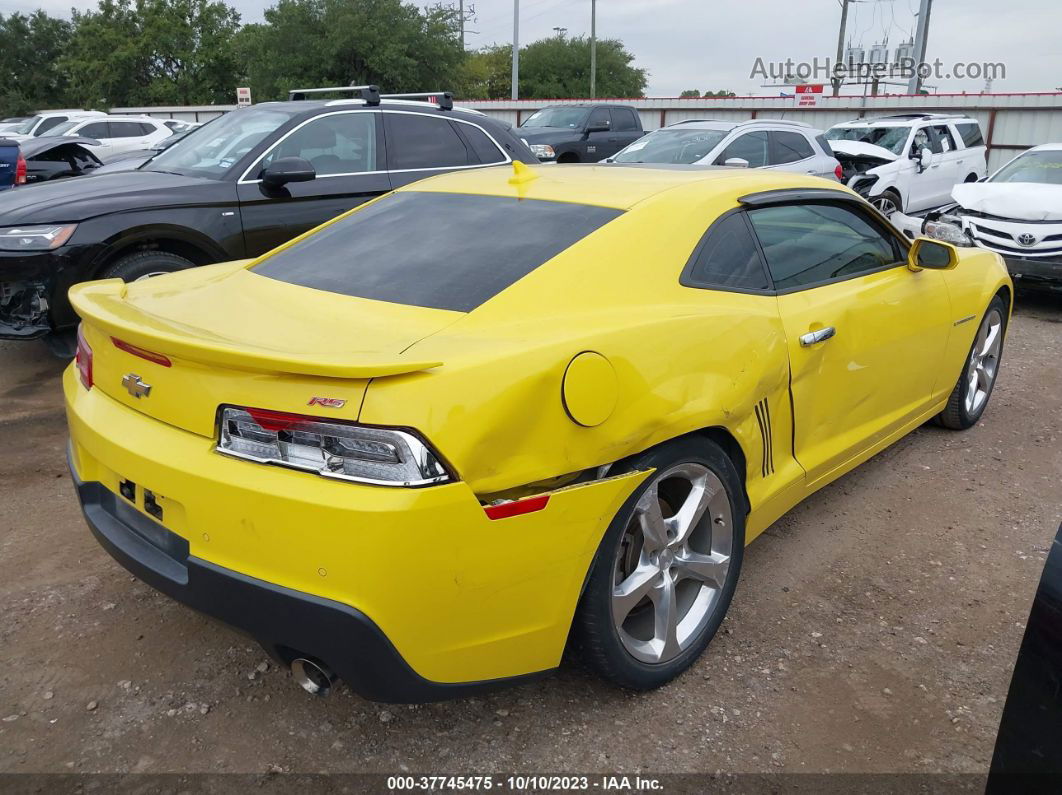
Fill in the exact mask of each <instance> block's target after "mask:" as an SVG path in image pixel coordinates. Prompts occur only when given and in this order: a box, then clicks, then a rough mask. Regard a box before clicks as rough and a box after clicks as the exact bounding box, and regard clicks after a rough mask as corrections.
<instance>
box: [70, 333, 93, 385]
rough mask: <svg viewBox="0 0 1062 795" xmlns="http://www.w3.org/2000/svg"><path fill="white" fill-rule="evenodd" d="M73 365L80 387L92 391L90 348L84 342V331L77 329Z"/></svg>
mask: <svg viewBox="0 0 1062 795" xmlns="http://www.w3.org/2000/svg"><path fill="white" fill-rule="evenodd" d="M74 364H75V365H76V366H77V374H78V375H79V376H80V377H81V385H82V386H83V387H85V389H92V348H90V347H89V344H88V342H87V341H86V340H85V329H84V327H83V326H78V327H77V354H76V355H75V356H74Z"/></svg>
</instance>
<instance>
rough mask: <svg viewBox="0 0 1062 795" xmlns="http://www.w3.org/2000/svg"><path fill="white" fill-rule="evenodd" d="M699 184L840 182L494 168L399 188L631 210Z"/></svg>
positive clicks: (772, 186) (676, 169)
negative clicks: (661, 195)
mask: <svg viewBox="0 0 1062 795" xmlns="http://www.w3.org/2000/svg"><path fill="white" fill-rule="evenodd" d="M697 183H700V184H701V188H702V189H703V190H706V191H712V190H718V192H720V193H733V192H736V193H737V195H745V194H750V193H758V192H761V191H767V190H777V189H784V188H809V187H814V188H826V189H829V188H831V187H832V188H834V189H836V190H837V191H838V192H839V193H841V192H844V193H848V191H847V190H845V189H844V188H842V187H840V185H838V184H837V183H829V182H827V181H825V180H823V179H821V178H817V177H809V176H807V175H804V174H796V173H792V172H780V171H764V170H760V169H739V168H726V167H722V166H719V167H713V166H707V167H706V166H685V165H679V166H666V167H660V166H656V165H654V164H644V165H641V166H640V167H637V168H630V167H627V166H622V165H620V166H617V165H596V164H587V165H561V166H558V165H553V164H550V165H541V166H525V165H524V164H523V163H520V164H519V165H518V166H496V167H491V168H477V169H467V170H463V171H453V172H450V173H447V174H441V175H439V176H436V177H431V178H429V179H426V180H422V181H420V182H416V183H413V184H411V185H408V186H405V187H403V188H400V189H399V190H402V191H432V192H439V193H470V194H478V195H484V196H506V197H514V198H520V199H542V200H546V201H559V202H570V203H573V204H592V205H596V206H599V207H612V208H615V209H620V210H629V209H630V208H632V207H633V206H634V205H636V204H638V203H639V202H642V201H645V200H646V199H651V198H653V197H654V196H657V195H660V194H662V193H666V192H667V191H670V190H673V189H680V188H682V187H684V186H689V187H692V186H694V185H696V184H697Z"/></svg>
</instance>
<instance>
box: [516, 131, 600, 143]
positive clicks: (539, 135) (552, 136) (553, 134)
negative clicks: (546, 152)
mask: <svg viewBox="0 0 1062 795" xmlns="http://www.w3.org/2000/svg"><path fill="white" fill-rule="evenodd" d="M515 132H516V134H517V136H519V137H520V138H523V139H524V140H525V141H527V142H528V143H529V144H548V143H552V142H553V141H569V140H574V139H577V138H581V137H582V135H583V133H582V131H581V130H577V129H575V128H574V127H517V128H516V130H515Z"/></svg>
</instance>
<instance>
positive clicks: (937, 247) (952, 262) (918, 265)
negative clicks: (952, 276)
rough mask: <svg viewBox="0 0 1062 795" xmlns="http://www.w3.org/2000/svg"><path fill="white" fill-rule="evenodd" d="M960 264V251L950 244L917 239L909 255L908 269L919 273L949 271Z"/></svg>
mask: <svg viewBox="0 0 1062 795" xmlns="http://www.w3.org/2000/svg"><path fill="white" fill-rule="evenodd" d="M958 264H959V250H958V249H957V248H955V246H953V245H951V244H950V243H942V242H941V241H939V240H930V239H929V238H928V237H920V238H917V239H916V240H915V242H914V244H913V245H912V246H911V250H910V251H909V252H908V253H907V269H908V270H910V271H913V272H915V273H917V272H918V271H920V270H923V269H929V270H934V271H948V270H951V269H952V268H954V267H955V266H956V265H958Z"/></svg>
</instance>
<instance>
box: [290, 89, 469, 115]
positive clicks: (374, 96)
mask: <svg viewBox="0 0 1062 795" xmlns="http://www.w3.org/2000/svg"><path fill="white" fill-rule="evenodd" d="M335 93H340V94H351V95H352V96H353V98H354V99H362V100H365V104H366V105H379V104H380V100H383V99H407V100H413V101H420V102H430V103H431V104H433V105H438V106H439V108H440V109H441V110H453V109H454V95H453V93H452V92H450V91H424V92H418V93H414V94H381V93H380V87H379V86H372V85H370V86H331V87H328V88H295V89H292V90H291V91H289V92H288V100H290V101H293V102H298V101H301V100H304V99H306V98H307V94H335Z"/></svg>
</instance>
